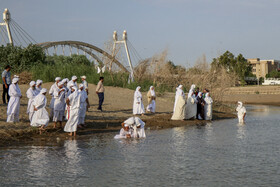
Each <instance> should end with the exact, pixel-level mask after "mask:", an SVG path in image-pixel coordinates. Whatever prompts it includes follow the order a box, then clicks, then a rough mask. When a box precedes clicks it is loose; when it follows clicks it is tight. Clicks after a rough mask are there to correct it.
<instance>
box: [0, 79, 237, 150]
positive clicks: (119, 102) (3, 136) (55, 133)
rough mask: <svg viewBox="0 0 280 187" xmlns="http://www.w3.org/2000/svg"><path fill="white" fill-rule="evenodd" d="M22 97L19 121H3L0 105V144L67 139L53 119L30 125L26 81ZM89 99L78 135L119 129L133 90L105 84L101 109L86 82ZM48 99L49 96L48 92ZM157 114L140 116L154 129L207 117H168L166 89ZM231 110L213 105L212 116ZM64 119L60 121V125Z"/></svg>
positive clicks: (231, 114) (169, 95)
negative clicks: (43, 128) (41, 130)
mask: <svg viewBox="0 0 280 187" xmlns="http://www.w3.org/2000/svg"><path fill="white" fill-rule="evenodd" d="M51 85H52V83H46V84H43V87H44V88H47V89H49V88H50V87H51ZM20 88H21V92H22V95H23V98H22V99H21V106H20V122H19V123H14V124H13V123H6V117H7V116H6V109H7V105H3V104H1V105H0V114H1V115H0V147H6V146H9V145H15V144H17V143H19V142H32V141H34V142H36V141H38V142H41V143H42V142H45V143H47V142H48V143H50V142H54V141H56V140H57V139H59V140H66V139H69V138H71V137H69V136H68V135H67V134H66V133H64V131H63V129H62V128H56V129H54V128H53V123H52V122H50V123H49V125H48V127H47V130H46V131H45V132H44V133H43V134H42V135H39V131H38V129H37V128H34V127H31V126H30V123H29V120H28V115H27V114H26V108H27V102H28V100H27V98H26V94H25V93H26V91H27V89H28V85H20ZM89 90H90V93H89V102H90V104H91V108H90V109H89V111H88V112H87V116H86V125H87V127H86V128H83V129H78V132H77V137H76V138H77V139H78V138H82V137H83V136H87V135H90V134H94V133H102V132H112V131H116V132H117V131H119V130H120V124H121V123H122V122H123V121H124V120H125V119H127V118H128V117H131V116H133V115H132V102H133V94H134V91H133V90H129V89H124V88H118V87H105V101H104V107H103V109H104V111H103V112H100V111H98V110H97V103H98V97H97V95H96V94H95V93H94V90H95V85H89ZM0 92H2V90H0ZM142 95H143V102H144V105H145V106H147V97H146V93H145V92H143V93H142ZM47 99H48V103H49V102H50V96H49V95H47ZM156 102H157V103H156V111H157V113H156V114H146V115H145V116H143V117H142V116H141V117H140V118H141V119H142V120H143V121H144V122H145V123H146V126H145V128H147V129H151V130H155V129H163V128H172V127H178V126H185V125H204V124H206V121H202V120H186V121H171V120H170V118H171V116H172V110H173V104H174V94H173V93H165V94H163V95H161V96H160V97H157V101H156ZM234 117H236V115H235V114H234V110H233V108H232V107H227V106H222V107H221V106H214V111H213V120H220V119H229V118H234ZM65 123H66V122H63V125H64V124H65Z"/></svg>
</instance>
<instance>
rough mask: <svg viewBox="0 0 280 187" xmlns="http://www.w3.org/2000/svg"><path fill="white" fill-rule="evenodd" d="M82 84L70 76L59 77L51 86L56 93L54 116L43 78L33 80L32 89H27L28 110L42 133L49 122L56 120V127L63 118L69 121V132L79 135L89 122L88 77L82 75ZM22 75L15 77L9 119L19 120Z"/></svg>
mask: <svg viewBox="0 0 280 187" xmlns="http://www.w3.org/2000/svg"><path fill="white" fill-rule="evenodd" d="M81 79H82V83H81V84H80V85H79V86H78V85H77V76H73V77H72V79H71V81H69V80H68V79H67V78H65V79H61V78H60V77H56V78H55V83H54V84H53V85H52V86H51V88H50V90H49V94H50V95H51V96H52V99H51V102H50V105H49V107H50V115H49V113H48V112H47V110H46V106H47V98H46V93H47V89H46V88H42V87H41V86H42V84H43V81H42V80H37V81H36V82H35V81H31V82H30V84H29V85H30V88H29V89H28V90H27V92H26V96H27V98H28V99H29V100H28V105H27V113H28V115H29V120H30V125H31V126H33V127H39V129H40V134H41V133H42V131H43V130H44V129H45V127H47V125H48V124H49V121H50V119H52V121H53V122H54V128H56V127H57V123H59V124H60V126H62V121H63V120H67V122H66V125H65V126H64V131H65V132H69V135H70V136H72V135H73V133H74V136H76V131H77V127H78V126H81V127H82V126H84V125H85V116H86V111H87V109H88V108H89V107H90V105H89V101H88V84H87V82H86V76H82V77H81ZM18 81H19V77H15V78H13V80H12V84H11V85H10V89H9V95H10V101H9V103H8V108H7V122H18V121H19V108H20V98H22V94H21V91H20V88H19V86H18Z"/></svg>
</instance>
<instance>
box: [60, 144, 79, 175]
mask: <svg viewBox="0 0 280 187" xmlns="http://www.w3.org/2000/svg"><path fill="white" fill-rule="evenodd" d="M80 151H81V150H80V149H79V148H78V143H77V140H76V139H70V140H66V141H65V142H64V152H65V156H66V158H65V162H66V164H65V171H66V172H68V173H69V174H71V175H77V174H79V173H80V172H82V168H81V167H80V164H79V163H80V161H81V157H80V154H81V153H80Z"/></svg>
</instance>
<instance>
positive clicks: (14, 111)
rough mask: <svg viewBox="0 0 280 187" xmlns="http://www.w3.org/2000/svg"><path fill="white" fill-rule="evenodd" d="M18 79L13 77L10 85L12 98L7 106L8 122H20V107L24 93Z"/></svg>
mask: <svg viewBox="0 0 280 187" xmlns="http://www.w3.org/2000/svg"><path fill="white" fill-rule="evenodd" d="M18 81H19V79H18V78H13V80H12V84H11V85H10V87H9V96H10V100H9V103H8V108H7V122H19V107H20V99H21V98H22V95H21V91H20V89H19V86H18Z"/></svg>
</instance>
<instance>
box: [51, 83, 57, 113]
mask: <svg viewBox="0 0 280 187" xmlns="http://www.w3.org/2000/svg"><path fill="white" fill-rule="evenodd" d="M57 91H59V88H58V86H57V83H54V84H53V85H52V86H51V88H50V90H49V94H50V95H51V96H52V99H51V102H50V106H49V107H50V109H51V114H50V116H51V117H53V115H54V101H55V98H54V92H57Z"/></svg>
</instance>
